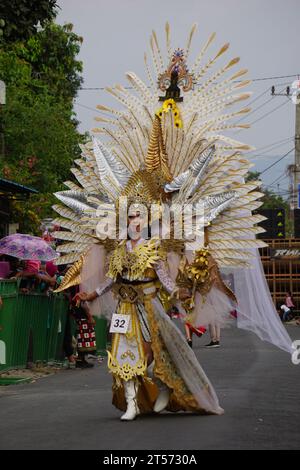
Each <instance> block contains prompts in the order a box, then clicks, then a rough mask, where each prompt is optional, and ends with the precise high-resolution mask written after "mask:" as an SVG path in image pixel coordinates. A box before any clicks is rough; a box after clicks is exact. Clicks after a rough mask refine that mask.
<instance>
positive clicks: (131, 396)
mask: <svg viewBox="0 0 300 470" xmlns="http://www.w3.org/2000/svg"><path fill="white" fill-rule="evenodd" d="M124 391H125V398H126V403H127V410H126V413H124V414H123V415H122V416H121V420H122V421H132V420H133V419H135V418H136V417H137V415H139V414H140V410H139V407H138V404H137V391H138V384H137V383H136V382H135V381H134V380H128V381H127V382H125V381H124Z"/></svg>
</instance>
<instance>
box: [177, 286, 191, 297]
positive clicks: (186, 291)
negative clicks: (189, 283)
mask: <svg viewBox="0 0 300 470" xmlns="http://www.w3.org/2000/svg"><path fill="white" fill-rule="evenodd" d="M191 295H192V294H191V291H190V289H188V288H187V287H181V288H180V289H179V298H180V300H186V299H189V298H190V297H191Z"/></svg>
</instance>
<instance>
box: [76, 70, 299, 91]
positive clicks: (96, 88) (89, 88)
mask: <svg viewBox="0 0 300 470" xmlns="http://www.w3.org/2000/svg"><path fill="white" fill-rule="evenodd" d="M299 75H300V74H299V73H297V74H293V75H281V76H277V77H258V78H249V80H251V81H252V82H260V81H265V80H280V79H282V78H293V77H299ZM241 81H242V80H234V82H233V83H240V82H241ZM197 84H198V83H197ZM105 88H106V87H105V86H101V87H81V88H79V90H84V91H88V90H105ZM124 88H126V90H132V89H133V87H129V86H128V87H124ZM148 88H150V87H148Z"/></svg>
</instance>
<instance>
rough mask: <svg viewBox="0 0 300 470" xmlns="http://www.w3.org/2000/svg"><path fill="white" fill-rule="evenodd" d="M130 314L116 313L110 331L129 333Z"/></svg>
mask: <svg viewBox="0 0 300 470" xmlns="http://www.w3.org/2000/svg"><path fill="white" fill-rule="evenodd" d="M129 321H130V315H121V314H119V313H114V314H113V316H112V319H111V324H110V329H109V332H110V333H127V330H128V327H129Z"/></svg>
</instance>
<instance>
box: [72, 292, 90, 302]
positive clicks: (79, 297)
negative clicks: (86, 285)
mask: <svg viewBox="0 0 300 470" xmlns="http://www.w3.org/2000/svg"><path fill="white" fill-rule="evenodd" d="M88 296H89V294H87V293H86V292H78V294H76V295H75V296H74V298H73V300H74V301H78V300H82V301H83V302H85V301H86V300H89V299H88Z"/></svg>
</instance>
